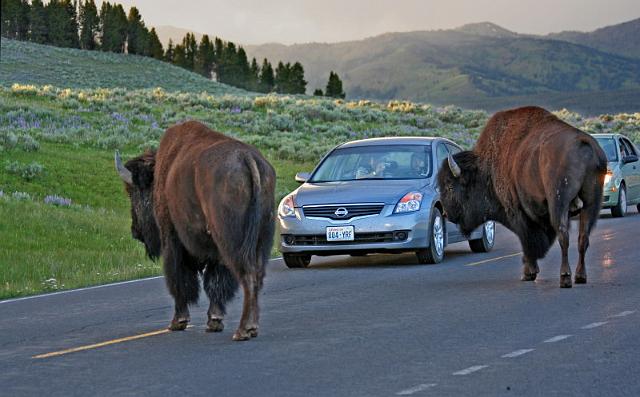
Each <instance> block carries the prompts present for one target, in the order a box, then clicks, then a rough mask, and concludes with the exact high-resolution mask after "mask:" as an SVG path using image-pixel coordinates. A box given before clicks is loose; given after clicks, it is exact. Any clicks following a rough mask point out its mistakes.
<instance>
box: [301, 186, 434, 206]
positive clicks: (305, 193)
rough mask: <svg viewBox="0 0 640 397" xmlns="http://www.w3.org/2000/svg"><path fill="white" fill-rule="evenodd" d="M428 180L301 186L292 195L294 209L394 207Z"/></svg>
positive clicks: (418, 189) (420, 188) (421, 187)
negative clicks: (377, 205) (350, 205)
mask: <svg viewBox="0 0 640 397" xmlns="http://www.w3.org/2000/svg"><path fill="white" fill-rule="evenodd" d="M429 181H430V180H429V179H409V180H364V181H345V182H323V183H305V184H303V185H302V186H300V187H299V188H298V190H297V192H296V197H295V203H296V207H302V206H305V205H319V204H355V203H385V204H396V203H397V202H398V200H400V199H401V198H402V196H404V195H405V194H407V193H408V192H411V191H420V190H423V188H424V187H425V186H427V185H428V184H429Z"/></svg>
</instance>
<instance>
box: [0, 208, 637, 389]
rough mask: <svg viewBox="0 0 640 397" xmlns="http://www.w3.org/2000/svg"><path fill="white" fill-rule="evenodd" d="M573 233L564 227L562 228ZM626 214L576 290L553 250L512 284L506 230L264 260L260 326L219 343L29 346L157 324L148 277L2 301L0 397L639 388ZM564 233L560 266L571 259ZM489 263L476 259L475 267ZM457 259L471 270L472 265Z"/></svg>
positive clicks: (159, 308) (164, 303)
mask: <svg viewBox="0 0 640 397" xmlns="http://www.w3.org/2000/svg"><path fill="white" fill-rule="evenodd" d="M573 229H574V230H575V231H577V228H576V227H575V225H574V228H573ZM639 235H640V215H638V214H637V213H636V212H635V211H634V212H633V213H631V214H630V215H629V216H628V217H627V218H624V219H611V218H609V217H608V216H606V215H605V216H603V217H602V218H601V220H600V222H599V224H598V227H597V228H596V230H595V232H594V234H593V236H592V240H591V241H592V245H591V248H590V251H589V253H588V264H587V270H588V276H589V284H587V285H579V286H574V288H572V289H560V288H558V281H559V248H558V247H557V245H556V246H554V248H553V249H552V251H551V252H550V253H549V255H548V256H547V258H545V259H544V260H543V261H542V263H541V274H540V276H539V279H538V281H536V282H535V283H523V282H520V281H519V276H520V270H521V269H520V257H519V255H515V256H514V255H513V254H515V253H517V252H518V251H519V246H518V244H517V241H516V239H515V237H514V236H513V235H512V234H511V233H509V232H508V231H506V230H505V229H502V228H501V229H499V230H498V242H497V244H496V248H495V249H494V251H492V252H491V253H489V254H472V253H471V252H470V251H469V250H468V248H467V246H466V244H454V245H452V246H450V247H449V248H448V249H447V252H446V255H447V258H446V259H445V262H444V263H442V264H440V265H436V266H420V265H417V264H416V263H415V260H414V257H413V256H412V255H403V256H388V255H376V256H370V257H366V258H350V257H336V258H328V259H319V260H316V258H314V261H313V262H312V267H311V268H309V269H303V270H289V269H286V268H285V267H284V265H283V264H282V262H281V261H278V260H276V261H274V262H272V263H271V264H270V266H269V273H268V275H267V279H266V286H265V291H264V293H263V295H262V296H261V304H262V313H263V317H262V322H261V334H260V336H259V337H258V338H257V339H254V340H252V341H250V342H243V343H237V342H232V341H231V335H232V331H233V329H234V328H235V326H237V323H238V319H239V316H240V300H239V299H236V300H235V301H234V303H233V304H232V305H231V307H230V315H229V318H228V321H227V329H226V330H225V331H224V332H223V333H222V334H207V333H205V332H204V322H205V312H206V307H207V305H206V304H205V303H204V302H203V303H201V305H200V306H199V307H196V308H194V309H193V311H192V319H193V324H194V326H193V327H192V328H190V329H188V330H187V331H185V332H181V333H161V334H159V335H155V336H147V337H143V338H140V339H136V340H130V341H123V342H121V343H115V344H111V345H107V346H104V347H100V348H92V349H89V350H84V351H79V352H75V353H69V354H64V355H61V356H54V357H49V358H33V356H35V355H39V354H43V353H49V352H55V351H60V350H64V349H69V348H75V347H79V346H86V345H91V344H96V343H100V342H106V341H113V340H114V339H118V338H123V337H128V336H133V335H137V334H144V333H149V332H151V331H156V330H160V329H163V328H164V327H165V326H166V325H167V322H168V320H169V319H170V316H171V314H172V306H171V301H170V299H169V297H168V294H167V292H166V291H165V288H164V285H163V280H162V279H151V280H144V281H139V282H135V283H129V284H124V285H116V286H109V287H103V288H97V289H89V290H83V291H74V292H70V293H64V294H59V295H54V296H45V297H37V298H34V299H27V300H20V301H9V302H6V301H5V302H0V395H3V396H19V395H48V396H58V395H65V396H66V395H82V396H86V395H160V394H163V395H166V394H177V393H181V394H182V393H184V394H191V395H217V396H242V395H251V396H263V395H264V396H304V395H313V396H394V395H416V396H442V395H451V396H485V395H486V396H495V395H504V396H553V395H561V396H576V395H581V396H605V395H606V396H623V395H628V396H638V395H640V376H638V372H639V371H640V276H639V272H638V268H639V266H640V263H639V258H640V245H639V241H638V236H639ZM576 246H577V244H576V236H572V247H571V248H572V249H571V260H572V263H573V264H575V262H576V260H577V259H576V258H577V252H576ZM486 260H489V261H486ZM470 265H471V266H470Z"/></svg>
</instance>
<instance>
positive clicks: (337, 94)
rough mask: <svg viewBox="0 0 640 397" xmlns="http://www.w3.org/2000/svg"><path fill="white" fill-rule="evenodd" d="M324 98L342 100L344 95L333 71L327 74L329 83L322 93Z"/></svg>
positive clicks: (340, 82) (340, 81) (340, 83)
mask: <svg viewBox="0 0 640 397" xmlns="http://www.w3.org/2000/svg"><path fill="white" fill-rule="evenodd" d="M324 94H325V96H328V97H332V98H344V97H345V96H346V95H345V93H344V91H343V89H342V80H340V77H338V74H337V73H334V72H333V70H332V71H331V72H330V73H329V81H328V82H327V87H326V89H325V91H324Z"/></svg>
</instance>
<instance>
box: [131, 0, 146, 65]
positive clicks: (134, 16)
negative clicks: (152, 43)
mask: <svg viewBox="0 0 640 397" xmlns="http://www.w3.org/2000/svg"><path fill="white" fill-rule="evenodd" d="M148 36H149V31H148V30H147V28H146V26H145V25H144V22H143V21H142V15H140V11H138V8H136V7H131V8H130V9H129V16H128V17H127V52H128V53H129V54H138V55H148V54H149V37H148Z"/></svg>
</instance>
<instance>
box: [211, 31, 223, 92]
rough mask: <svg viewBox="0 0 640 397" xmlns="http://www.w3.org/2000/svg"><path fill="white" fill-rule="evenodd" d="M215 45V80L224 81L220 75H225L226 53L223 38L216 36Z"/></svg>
mask: <svg viewBox="0 0 640 397" xmlns="http://www.w3.org/2000/svg"><path fill="white" fill-rule="evenodd" d="M214 47H215V51H214V53H215V55H214V61H213V72H214V73H215V80H216V81H218V82H222V80H220V76H221V75H224V65H223V59H224V54H225V44H224V42H223V41H222V39H220V38H219V37H216V38H215V40H214Z"/></svg>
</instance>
